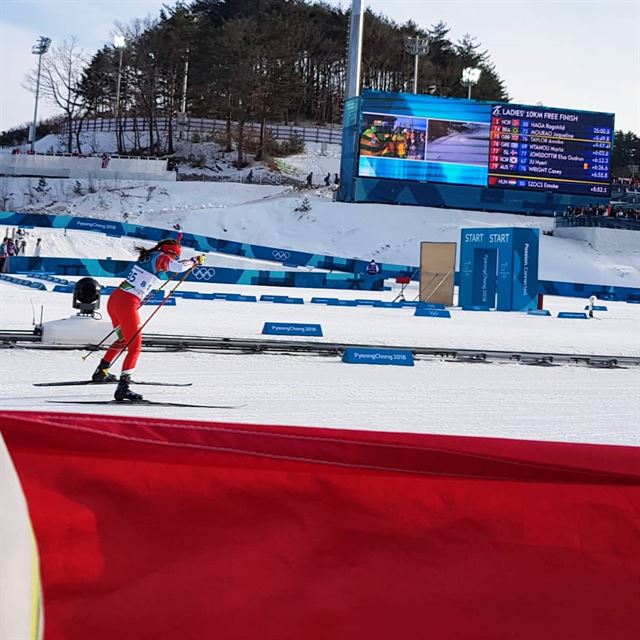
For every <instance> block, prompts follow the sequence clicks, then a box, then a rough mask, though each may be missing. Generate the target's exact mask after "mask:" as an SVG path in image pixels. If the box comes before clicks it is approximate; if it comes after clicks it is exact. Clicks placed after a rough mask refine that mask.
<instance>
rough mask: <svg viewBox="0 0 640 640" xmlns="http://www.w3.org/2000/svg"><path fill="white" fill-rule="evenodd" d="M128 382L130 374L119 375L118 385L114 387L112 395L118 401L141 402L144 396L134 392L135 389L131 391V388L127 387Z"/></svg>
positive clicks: (129, 381)
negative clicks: (114, 390)
mask: <svg viewBox="0 0 640 640" xmlns="http://www.w3.org/2000/svg"><path fill="white" fill-rule="evenodd" d="M130 384H131V376H130V375H128V374H126V373H125V374H123V375H121V376H120V380H119V381H118V386H117V387H116V392H115V393H114V394H113V397H114V398H115V399H116V400H117V401H118V402H125V401H127V402H142V401H143V400H144V398H143V397H142V396H141V395H140V394H139V393H136V392H135V391H131V389H129V385H130Z"/></svg>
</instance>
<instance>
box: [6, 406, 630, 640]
mask: <svg viewBox="0 0 640 640" xmlns="http://www.w3.org/2000/svg"><path fill="white" fill-rule="evenodd" d="M427 419H428V418H425V420H427ZM426 428H427V427H426ZM0 429H1V431H2V434H3V436H4V439H5V441H6V443H7V446H8V448H9V451H10V453H11V455H12V457H13V460H14V462H15V465H16V468H17V470H18V474H19V476H20V479H21V482H22V484H23V488H24V491H25V494H26V496H27V500H28V503H29V508H30V513H31V518H32V522H33V525H34V529H35V532H36V537H37V540H38V544H39V549H40V558H41V572H42V579H43V585H44V606H45V629H46V632H45V638H46V640H58V639H65V640H70V639H76V638H78V639H79V638H83V639H84V638H91V639H92V640H102V639H104V640H113V639H114V638H118V639H121V640H125V639H128V638H132V639H135V640H145V639H152V638H153V639H159V638H171V639H174V638H176V639H177V638H179V639H180V640H191V639H193V640H195V639H198V640H201V639H202V638H214V637H215V638H221V639H224V640H240V639H243V640H244V639H254V638H257V639H261V640H262V639H265V640H266V639H269V640H271V639H273V640H284V639H292V640H297V639H300V640H315V639H325V638H327V639H331V640H341V639H360V638H367V639H378V638H380V639H383V638H384V639H385V640H386V639H389V638H403V639H404V638H434V639H437V640H443V639H444V640H448V639H451V640H454V639H455V640H461V639H463V640H464V639H467V638H470V639H484V638H486V639H487V640H488V639H491V640H495V639H502V638H517V639H534V638H535V639H536V640H539V639H540V638H545V639H551V638H563V639H566V638H580V640H587V639H594V640H595V639H598V640H600V639H601V638H604V637H609V638H615V639H616V640H623V639H627V638H629V639H631V638H634V640H635V639H636V638H638V637H640V616H639V615H638V611H639V610H640V609H639V607H640V448H634V447H615V446H596V445H583V444H562V443H548V442H530V441H515V440H501V439H490V438H469V437H453V436H432V435H414V434H399V433H388V432H384V433H383V432H370V431H345V430H331V429H311V428H297V427H278V426H257V425H238V424H224V423H215V422H193V421H175V420H160V419H145V418H126V417H125V418H122V417H117V416H98V415H79V414H64V413H35V412H0Z"/></svg>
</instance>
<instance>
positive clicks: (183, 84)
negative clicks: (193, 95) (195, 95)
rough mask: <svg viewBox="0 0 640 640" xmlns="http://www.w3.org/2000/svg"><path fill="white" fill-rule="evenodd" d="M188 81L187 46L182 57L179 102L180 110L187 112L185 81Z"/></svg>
mask: <svg viewBox="0 0 640 640" xmlns="http://www.w3.org/2000/svg"><path fill="white" fill-rule="evenodd" d="M188 82H189V47H187V52H186V55H185V57H184V76H183V78H182V101H181V102H180V111H181V112H182V113H185V114H186V113H187V83H188Z"/></svg>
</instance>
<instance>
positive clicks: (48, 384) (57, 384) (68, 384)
mask: <svg viewBox="0 0 640 640" xmlns="http://www.w3.org/2000/svg"><path fill="white" fill-rule="evenodd" d="M105 384H118V381H117V380H109V381H106V382H94V381H93V380H68V381H66V382H34V383H33V386H34V387H77V386H80V385H95V386H99V385H105ZM131 384H142V385H147V386H154V387H190V386H191V385H192V384H193V382H147V381H146V380H131Z"/></svg>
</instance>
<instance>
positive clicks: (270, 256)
mask: <svg viewBox="0 0 640 640" xmlns="http://www.w3.org/2000/svg"><path fill="white" fill-rule="evenodd" d="M0 224H5V225H13V226H16V227H42V228H50V229H71V230H76V231H92V232H96V233H104V234H106V235H108V236H112V237H115V238H120V237H131V238H139V239H141V240H149V241H151V242H158V241H159V240H162V239H163V238H166V237H167V236H175V232H174V231H169V230H167V229H160V228H158V227H145V226H142V225H136V224H129V223H125V222H116V221H114V220H98V219H97V218H82V217H74V216H52V215H45V214H39V213H17V212H14V211H0ZM182 244H183V246H185V247H189V248H191V249H194V250H196V251H204V252H206V253H210V252H217V253H222V254H226V255H233V256H240V257H243V258H250V259H255V260H264V261H268V262H277V263H278V264H281V265H287V266H290V267H291V266H295V267H313V268H316V269H323V270H325V271H338V272H341V273H364V272H365V270H366V268H367V265H368V264H369V261H368V260H358V259H355V258H339V257H335V256H323V255H320V254H314V253H306V252H304V251H294V250H292V249H282V248H279V247H267V246H262V245H257V244H247V243H245V242H234V241H231V240H225V239H221V238H212V237H209V236H203V235H199V234H195V233H184V236H183V238H182ZM379 266H380V269H381V273H380V274H378V276H383V277H388V278H393V277H398V276H409V277H413V278H414V279H415V278H417V267H413V266H411V265H399V264H387V263H379Z"/></svg>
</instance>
